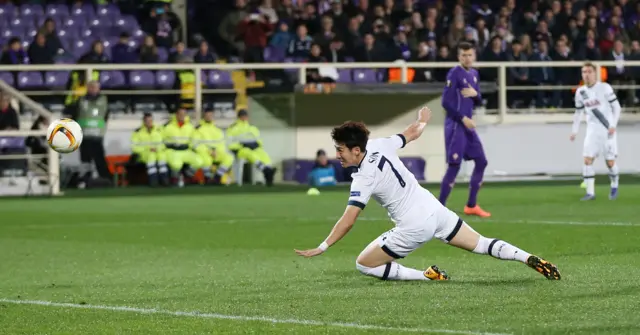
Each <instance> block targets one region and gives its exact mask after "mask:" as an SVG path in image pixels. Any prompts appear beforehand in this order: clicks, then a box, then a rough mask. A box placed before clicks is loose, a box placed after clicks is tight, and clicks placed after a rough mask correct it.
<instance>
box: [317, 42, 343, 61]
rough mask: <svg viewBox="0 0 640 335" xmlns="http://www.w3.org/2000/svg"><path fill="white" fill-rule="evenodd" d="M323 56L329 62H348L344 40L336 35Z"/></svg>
mask: <svg viewBox="0 0 640 335" xmlns="http://www.w3.org/2000/svg"><path fill="white" fill-rule="evenodd" d="M323 57H324V59H325V60H326V61H327V62H329V63H343V62H346V58H347V53H346V52H345V49H344V42H342V40H340V39H339V38H337V37H336V38H335V39H334V40H333V41H332V42H331V44H329V49H328V50H326V51H325V52H324V55H323Z"/></svg>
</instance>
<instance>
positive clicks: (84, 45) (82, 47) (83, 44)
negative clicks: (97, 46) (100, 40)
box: [69, 40, 91, 57]
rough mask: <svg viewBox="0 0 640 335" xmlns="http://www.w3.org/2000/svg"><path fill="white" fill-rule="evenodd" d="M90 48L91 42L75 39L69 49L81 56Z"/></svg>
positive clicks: (75, 54)
mask: <svg viewBox="0 0 640 335" xmlns="http://www.w3.org/2000/svg"><path fill="white" fill-rule="evenodd" d="M89 50H91V43H90V42H89V41H84V40H76V41H74V42H73V43H72V44H71V50H69V51H70V52H71V53H72V54H73V55H74V56H76V57H81V56H82V55H84V54H86V53H87V52H89Z"/></svg>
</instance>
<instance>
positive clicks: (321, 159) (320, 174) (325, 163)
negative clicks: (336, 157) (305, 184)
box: [308, 149, 337, 187]
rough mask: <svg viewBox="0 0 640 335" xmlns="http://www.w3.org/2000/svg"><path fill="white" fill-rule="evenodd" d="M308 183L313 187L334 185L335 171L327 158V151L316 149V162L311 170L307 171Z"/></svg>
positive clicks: (335, 182)
mask: <svg viewBox="0 0 640 335" xmlns="http://www.w3.org/2000/svg"><path fill="white" fill-rule="evenodd" d="M308 178H309V184H310V185H311V186H313V187H322V186H335V185H336V184H337V181H336V171H335V168H334V166H333V165H332V164H330V163H329V160H328V159H327V153H326V152H325V151H324V150H322V149H321V150H318V152H317V153H316V163H315V165H314V166H313V169H312V170H311V172H309V177H308Z"/></svg>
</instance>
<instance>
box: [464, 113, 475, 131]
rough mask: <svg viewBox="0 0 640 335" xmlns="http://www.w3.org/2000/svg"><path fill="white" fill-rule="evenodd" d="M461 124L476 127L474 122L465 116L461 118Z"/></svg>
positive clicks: (471, 127) (468, 127)
mask: <svg viewBox="0 0 640 335" xmlns="http://www.w3.org/2000/svg"><path fill="white" fill-rule="evenodd" d="M462 124H464V126H465V127H467V129H474V128H475V127H476V123H475V122H474V121H473V120H471V119H470V118H468V117H466V116H465V117H463V118H462Z"/></svg>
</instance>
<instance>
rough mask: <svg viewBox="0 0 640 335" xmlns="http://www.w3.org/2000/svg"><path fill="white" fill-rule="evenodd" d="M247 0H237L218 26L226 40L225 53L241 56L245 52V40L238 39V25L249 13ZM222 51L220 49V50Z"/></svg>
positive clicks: (220, 33)
mask: <svg viewBox="0 0 640 335" xmlns="http://www.w3.org/2000/svg"><path fill="white" fill-rule="evenodd" d="M246 7H247V3H246V2H245V0H235V8H234V9H233V10H232V11H230V12H229V13H227V15H226V16H225V17H224V19H222V22H220V25H219V26H218V34H219V35H220V38H221V39H222V40H224V41H225V42H226V47H227V48H228V50H225V51H226V52H225V54H232V55H236V56H241V55H243V54H244V47H245V46H244V42H243V41H242V40H241V39H238V26H239V25H240V22H242V21H243V20H244V19H245V17H246V16H247V15H249V14H248V13H247V9H246ZM218 51H220V50H218Z"/></svg>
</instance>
